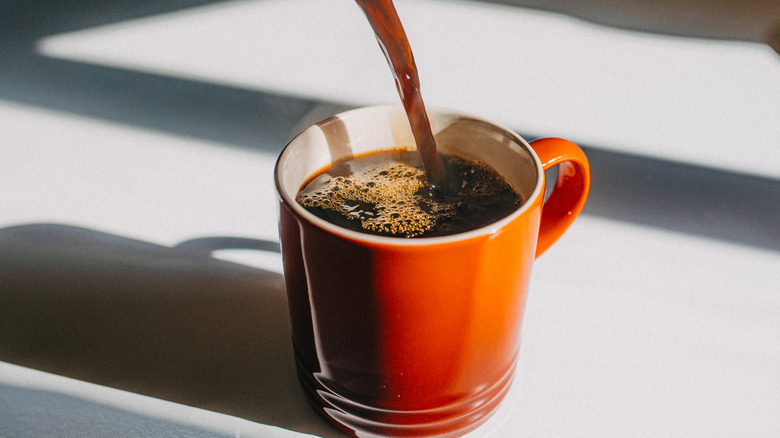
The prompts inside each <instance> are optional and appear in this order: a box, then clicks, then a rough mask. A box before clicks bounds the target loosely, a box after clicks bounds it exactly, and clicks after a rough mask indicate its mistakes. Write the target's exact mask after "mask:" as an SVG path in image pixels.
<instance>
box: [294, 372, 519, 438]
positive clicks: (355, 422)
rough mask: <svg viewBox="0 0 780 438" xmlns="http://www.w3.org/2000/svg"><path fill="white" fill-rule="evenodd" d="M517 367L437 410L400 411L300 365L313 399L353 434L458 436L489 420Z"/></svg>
mask: <svg viewBox="0 0 780 438" xmlns="http://www.w3.org/2000/svg"><path fill="white" fill-rule="evenodd" d="M513 375H514V367H511V368H510V370H509V372H508V373H506V374H505V375H504V376H502V377H501V379H499V380H498V381H497V382H496V383H495V384H494V385H493V386H491V387H489V388H487V389H486V390H484V391H482V392H480V393H478V394H476V395H475V396H473V397H470V398H468V399H466V400H462V401H459V402H457V403H453V404H449V405H446V406H442V407H439V408H435V409H426V410H415V411H399V410H388V409H381V408H375V407H371V406H367V405H364V404H361V403H356V402H354V401H351V400H349V399H347V398H345V397H343V396H341V395H339V394H336V393H335V392H333V391H332V390H330V389H329V388H327V387H326V386H325V385H323V384H322V383H321V382H319V381H318V380H317V379H316V378H315V377H314V376H312V375H311V374H310V373H307V372H305V370H303V369H302V368H301V367H300V364H298V378H299V380H300V382H301V385H302V386H303V389H304V391H305V392H306V396H307V397H308V399H309V402H310V403H311V404H312V405H313V406H314V408H315V409H316V410H317V411H318V412H319V413H320V415H322V416H323V417H324V418H325V419H326V420H328V421H329V422H330V423H332V424H333V425H334V426H335V427H336V428H338V429H339V430H341V431H343V432H345V433H347V434H349V435H350V436H353V437H359V438H369V437H371V438H379V437H441V438H445V437H457V436H462V435H464V434H466V433H468V432H470V431H472V430H474V429H476V428H477V427H479V426H480V425H482V424H483V423H484V422H485V421H487V420H488V419H489V418H490V416H491V415H492V414H493V412H494V411H495V410H496V408H497V407H498V405H499V404H500V403H501V401H502V400H503V399H504V397H505V396H506V394H507V392H508V391H509V388H510V386H511V384H512V378H513Z"/></svg>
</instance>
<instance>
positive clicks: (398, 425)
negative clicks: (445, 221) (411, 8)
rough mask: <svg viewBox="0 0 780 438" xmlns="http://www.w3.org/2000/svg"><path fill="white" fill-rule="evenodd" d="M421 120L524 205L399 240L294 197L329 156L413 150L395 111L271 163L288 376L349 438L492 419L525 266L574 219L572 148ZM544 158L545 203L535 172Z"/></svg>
mask: <svg viewBox="0 0 780 438" xmlns="http://www.w3.org/2000/svg"><path fill="white" fill-rule="evenodd" d="M428 116H429V118H430V121H431V127H432V129H433V132H434V135H435V138H436V142H437V148H438V149H439V151H441V152H443V153H447V154H450V155H456V156H459V157H462V158H466V159H474V160H478V161H482V162H484V163H487V164H488V165H490V166H492V167H493V168H494V169H495V170H497V171H498V172H499V173H500V174H501V175H502V176H504V178H506V179H507V180H508V181H509V182H510V183H511V184H512V185H513V186H514V188H515V189H516V190H517V191H518V192H519V193H520V194H521V195H522V196H523V199H525V202H524V203H523V205H522V206H521V207H520V208H518V209H517V210H515V211H514V212H513V213H511V214H510V215H509V216H507V217H505V218H503V219H501V220H499V221H497V222H495V223H493V224H490V225H488V226H485V227H482V228H478V229H475V230H472V231H468V232H463V233H460V234H455V235H450V236H444V237H428V238H411V239H407V238H399V237H385V236H376V235H369V234H364V233H360V232H356V231H350V230H347V229H344V228H341V227H338V226H336V225H333V224H331V223H329V222H327V221H325V220H323V219H320V218H318V217H316V216H314V215H313V214H311V213H309V212H308V211H306V210H305V209H304V208H303V207H302V206H300V205H299V204H298V203H297V202H296V201H295V198H296V195H297V194H298V192H299V190H300V189H301V188H302V186H303V184H304V183H305V182H306V181H307V180H308V179H309V178H310V177H311V176H312V175H314V174H316V173H318V172H319V171H321V170H322V169H323V168H325V167H326V166H328V165H329V164H330V163H332V162H334V161H336V160H339V159H342V158H347V157H350V156H353V155H359V154H365V153H367V152H371V151H375V150H381V149H387V148H393V147H398V146H404V145H413V144H414V138H413V136H412V133H411V131H410V128H409V123H408V120H407V118H406V114H405V113H404V111H403V108H402V107H400V106H384V107H369V108H362V109H356V110H352V111H348V112H345V113H343V114H340V115H337V116H334V117H331V118H329V119H327V120H324V121H322V122H320V123H318V124H316V125H314V126H311V127H309V128H308V129H306V130H305V131H303V132H302V133H300V134H299V135H298V136H296V137H295V138H294V139H293V140H292V141H291V142H290V143H289V144H288V145H287V147H286V148H285V149H284V151H282V153H281V155H280V156H279V159H278V161H277V163H276V169H275V180H276V188H277V191H278V195H279V198H280V224H279V229H280V239H281V244H282V257H283V263H284V275H285V281H286V286H287V296H288V303H289V309H290V316H291V321H292V338H293V345H294V350H295V361H296V366H297V371H298V376H299V378H300V381H301V384H302V386H303V388H304V390H305V392H306V395H307V396H308V398H309V400H310V401H311V403H312V404H313V406H314V407H315V408H316V409H317V410H318V411H319V412H320V413H321V414H322V415H323V416H324V417H325V418H326V419H328V420H329V421H330V422H331V423H332V424H334V425H335V426H336V427H337V428H339V429H340V430H342V431H344V432H346V433H348V434H350V435H352V436H405V437H408V436H457V435H461V434H463V433H466V432H468V431H470V430H472V429H474V428H476V427H477V426H478V425H480V424H482V423H483V422H484V421H485V420H486V419H487V418H488V417H489V416H490V414H491V413H492V412H493V411H494V410H495V408H496V407H497V406H498V404H499V402H500V401H501V400H502V399H503V398H504V396H505V394H506V392H507V390H508V389H509V386H510V384H511V382H512V376H513V374H514V370H515V365H516V361H517V357H518V350H519V345H520V329H521V325H522V318H523V311H524V307H525V301H526V293H527V289H528V285H529V281H530V276H531V267H532V265H533V261H534V259H535V258H536V257H538V256H539V255H540V254H541V253H542V252H544V251H545V250H546V249H547V248H549V247H550V245H552V244H553V243H554V242H555V241H556V240H557V239H558V238H559V237H560V236H561V234H563V232H564V231H565V230H566V229H567V228H568V227H569V225H570V224H571V223H572V221H573V220H574V219H575V218H576V217H577V215H578V214H579V213H580V211H581V210H582V207H583V205H584V203H585V199H586V197H587V194H588V189H589V186H590V168H589V165H588V161H587V158H586V157H585V155H584V154H583V152H582V150H581V149H580V148H579V147H578V146H577V145H575V144H574V143H571V142H569V141H567V140H563V139H559V138H544V139H539V140H535V141H533V142H531V143H530V144H529V143H527V142H526V141H525V140H523V139H522V138H520V137H519V136H518V135H517V134H515V133H513V132H512V131H510V130H509V129H506V128H504V127H502V126H499V125H497V124H495V123H492V122H489V121H487V120H484V119H481V118H479V117H475V116H472V115H468V114H464V113H460V112H456V111H451V110H446V109H439V108H429V110H428ZM555 165H558V177H557V180H556V182H555V186H554V188H553V190H552V192H551V193H550V195H549V197H548V198H547V200H546V201H545V199H544V198H545V174H544V171H545V170H547V169H548V168H550V167H553V166H555Z"/></svg>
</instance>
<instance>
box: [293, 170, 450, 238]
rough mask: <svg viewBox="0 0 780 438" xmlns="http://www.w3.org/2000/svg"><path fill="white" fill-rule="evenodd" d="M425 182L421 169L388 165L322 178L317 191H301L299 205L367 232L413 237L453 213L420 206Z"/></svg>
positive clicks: (445, 208) (447, 210)
mask: <svg viewBox="0 0 780 438" xmlns="http://www.w3.org/2000/svg"><path fill="white" fill-rule="evenodd" d="M424 181H425V175H424V174H423V171H422V170H421V169H418V168H415V167H413V166H411V165H408V164H405V163H396V162H390V163H385V164H379V165H375V166H369V167H366V168H365V169H361V171H360V172H359V173H353V174H351V175H347V176H338V177H331V178H322V180H321V181H317V185H318V189H317V190H314V191H305V190H304V191H302V192H301V193H300V194H299V196H298V202H299V203H300V204H301V205H303V206H304V207H311V208H319V209H323V210H327V211H329V212H330V213H331V214H337V215H341V216H344V217H345V218H346V219H348V220H354V221H359V222H360V226H361V228H362V229H363V230H365V231H366V232H370V233H375V234H389V235H394V236H404V237H414V236H417V235H420V234H423V233H424V232H426V231H427V230H429V229H431V227H433V226H434V224H435V223H436V221H437V219H441V218H442V217H444V216H447V215H449V214H452V213H454V211H451V209H448V208H447V207H445V206H439V207H440V208H438V209H436V210H435V211H426V209H424V208H423V207H422V206H421V205H420V204H421V201H422V199H421V196H420V195H419V194H418V191H419V190H420V188H421V187H422V186H423V185H424V184H425V182H424Z"/></svg>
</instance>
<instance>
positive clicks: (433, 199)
mask: <svg viewBox="0 0 780 438" xmlns="http://www.w3.org/2000/svg"><path fill="white" fill-rule="evenodd" d="M440 155H441V157H442V162H443V164H444V166H445V168H446V172H447V175H448V177H449V179H450V181H451V185H452V186H453V187H457V189H456V190H455V191H453V192H451V193H448V194H444V193H442V192H440V191H438V190H433V189H432V188H431V186H430V185H429V184H428V183H427V182H426V179H425V174H424V172H423V169H422V163H421V162H420V157H419V154H417V152H416V151H414V150H412V149H396V150H392V151H383V152H376V153H371V154H367V155H363V156H359V157H356V158H352V159H349V160H343V161H337V162H335V163H333V164H332V165H331V166H329V167H328V168H327V169H325V170H324V171H323V172H321V173H319V174H318V175H316V176H315V177H314V178H312V179H311V180H310V181H309V182H308V183H307V184H306V185H305V186H304V187H303V189H302V190H301V192H300V193H299V194H298V197H297V201H298V203H300V204H301V205H302V206H303V207H304V208H306V209H307V210H308V211H310V212H311V213H313V214H315V215H316V216H318V217H320V218H322V219H324V220H326V221H328V222H331V223H333V224H336V225H339V226H341V227H344V228H347V229H350V230H353V231H359V232H363V233H369V234H377V235H383V236H394V237H435V236H445V235H451V234H457V233H461V232H465V231H469V230H473V229H476V228H480V227H483V226H485V225H488V224H491V223H493V222H495V221H497V220H499V219H501V218H503V217H505V216H507V215H508V214H509V213H511V212H512V211H514V210H516V209H517V208H518V207H520V205H521V204H522V199H521V197H520V195H519V194H518V193H517V192H516V191H515V190H514V188H513V187H512V186H511V185H510V184H509V183H508V182H507V181H506V180H505V179H504V178H503V177H502V176H500V175H499V174H498V173H497V172H496V171H495V170H493V169H492V168H490V167H489V166H487V165H486V164H483V163H479V162H475V161H467V160H463V159H461V158H458V157H454V156H449V155H445V154H440ZM453 183H454V184H453Z"/></svg>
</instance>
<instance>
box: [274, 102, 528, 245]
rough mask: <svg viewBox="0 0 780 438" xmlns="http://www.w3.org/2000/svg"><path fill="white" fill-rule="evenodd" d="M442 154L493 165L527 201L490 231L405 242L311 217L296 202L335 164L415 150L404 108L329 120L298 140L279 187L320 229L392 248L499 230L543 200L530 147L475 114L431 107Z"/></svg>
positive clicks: (287, 155)
mask: <svg viewBox="0 0 780 438" xmlns="http://www.w3.org/2000/svg"><path fill="white" fill-rule="evenodd" d="M428 117H429V119H430V122H431V129H432V131H433V133H434V137H435V139H436V146H437V149H438V150H439V151H440V152H442V153H446V154H450V155H455V156H458V157H461V158H465V159H469V160H477V161H481V162H483V163H486V164H488V165H489V166H491V167H493V168H494V169H495V170H496V171H498V172H499V173H500V174H501V175H502V176H503V177H504V178H506V179H507V181H509V183H510V184H512V186H513V187H514V188H515V190H517V191H518V192H519V193H520V194H521V195H522V197H523V200H524V201H525V202H524V204H523V206H522V207H520V208H519V209H518V210H516V211H515V212H513V213H512V214H510V215H509V216H507V217H506V218H504V219H502V220H500V221H498V222H496V223H494V224H490V225H488V226H485V227H482V228H479V229H476V230H472V231H469V232H465V233H460V234H456V235H451V236H444V237H428V238H420V239H401V238H397V237H385V236H376V235H371V234H365V233H359V232H355V231H350V230H347V229H344V228H341V227H338V226H336V225H333V224H331V223H329V222H327V221H324V220H322V219H320V218H318V217H317V216H315V215H313V214H311V213H309V212H307V211H306V210H305V209H304V208H303V207H301V206H300V205H299V204H298V203H297V202H295V197H296V196H297V194H298V192H299V191H300V189H301V187H302V186H303V184H304V183H305V182H306V181H307V180H308V179H309V178H310V177H311V176H312V175H314V174H316V173H318V172H319V171H321V170H323V169H324V168H325V167H326V166H328V165H330V163H332V162H334V161H336V160H339V159H343V158H349V157H350V156H352V155H359V154H364V153H367V152H371V151H375V150H381V149H388V148H393V147H398V146H408V145H414V144H415V142H414V137H413V135H412V132H411V129H410V127H409V122H408V120H407V118H406V113H405V112H404V109H403V107H401V106H400V105H399V106H377V107H367V108H360V109H356V110H352V111H347V112H345V113H342V114H339V115H337V116H334V117H331V118H329V119H327V120H324V121H322V122H320V123H318V124H316V125H313V126H311V127H309V128H307V129H306V130H304V131H303V132H302V133H300V134H299V135H298V136H296V137H295V138H294V139H293V140H292V141H291V142H290V143H289V144H288V145H287V147H286V148H285V149H284V151H282V153H281V155H280V156H279V159H278V161H277V163H276V170H275V178H276V186H277V190H278V191H279V194H280V196H281V197H282V199H283V200H284V201H285V202H286V203H288V204H289V205H290V206H291V208H293V209H294V210H295V211H296V212H298V214H300V215H301V216H303V217H305V218H307V219H308V220H310V221H311V222H313V223H315V224H317V225H318V226H320V227H322V228H325V229H327V230H329V231H331V232H334V233H336V234H340V235H344V236H346V237H349V238H351V239H353V240H364V241H377V242H382V243H386V244H388V243H389V244H412V245H414V244H422V243H423V242H424V243H425V244H430V243H432V240H434V239H435V240H460V239H462V238H466V237H468V236H471V235H476V234H484V233H489V232H492V230H494V229H497V228H499V227H500V226H501V224H502V223H504V222H505V221H510V220H512V218H514V217H516V216H517V215H520V214H522V212H523V211H524V210H525V207H526V206H527V205H528V204H530V202H528V201H529V200H532V199H535V198H536V197H537V196H541V192H542V181H543V178H544V172H543V171H542V166H541V163H540V161H539V158H538V157H537V156H536V154H535V153H534V152H533V149H532V148H531V147H530V146H529V145H528V143H527V142H526V141H525V140H523V139H522V138H520V137H519V136H518V135H517V134H515V133H514V132H512V131H511V130H509V129H507V128H504V127H502V126H500V125H497V124H495V123H492V122H489V121H486V120H484V119H481V118H479V117H475V116H472V115H469V114H465V113H461V112H457V111H453V110H448V109H443V108H436V107H429V108H428Z"/></svg>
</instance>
